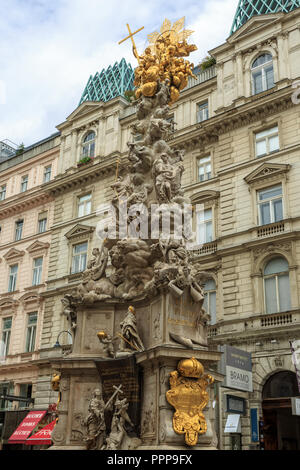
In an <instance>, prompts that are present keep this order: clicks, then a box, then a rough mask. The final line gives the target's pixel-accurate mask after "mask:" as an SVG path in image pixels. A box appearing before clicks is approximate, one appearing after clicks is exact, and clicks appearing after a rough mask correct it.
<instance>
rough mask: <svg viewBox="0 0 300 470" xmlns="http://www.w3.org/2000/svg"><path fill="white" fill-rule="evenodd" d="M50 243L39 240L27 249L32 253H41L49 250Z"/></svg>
mask: <svg viewBox="0 0 300 470" xmlns="http://www.w3.org/2000/svg"><path fill="white" fill-rule="evenodd" d="M49 246H50V244H49V243H43V242H39V241H36V242H34V243H32V244H31V245H30V246H29V247H28V248H26V251H27V252H28V253H30V254H33V255H35V254H37V253H40V252H44V251H46V250H48V248H49Z"/></svg>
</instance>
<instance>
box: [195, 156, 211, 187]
mask: <svg viewBox="0 0 300 470" xmlns="http://www.w3.org/2000/svg"><path fill="white" fill-rule="evenodd" d="M210 178H211V156H210V155H208V156H207V157H203V158H199V159H198V181H206V180H209V179H210Z"/></svg>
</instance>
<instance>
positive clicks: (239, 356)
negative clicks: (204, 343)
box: [220, 345, 253, 392]
mask: <svg viewBox="0 0 300 470" xmlns="http://www.w3.org/2000/svg"><path fill="white" fill-rule="evenodd" d="M221 351H222V352H223V353H224V354H223V356H222V359H221V370H220V372H221V373H222V374H224V375H225V379H224V382H223V387H228V388H234V389H236V390H242V391H244V392H253V385H252V361H251V353H248V352H247V351H243V350H241V349H237V348H233V347H231V346H227V345H225V346H223V347H222V348H221Z"/></svg>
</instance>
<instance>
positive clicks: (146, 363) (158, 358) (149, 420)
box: [136, 346, 223, 450]
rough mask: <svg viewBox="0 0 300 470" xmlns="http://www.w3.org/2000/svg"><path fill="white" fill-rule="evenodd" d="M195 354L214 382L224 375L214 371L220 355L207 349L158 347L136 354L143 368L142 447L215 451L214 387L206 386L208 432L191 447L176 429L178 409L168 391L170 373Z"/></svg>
mask: <svg viewBox="0 0 300 470" xmlns="http://www.w3.org/2000/svg"><path fill="white" fill-rule="evenodd" d="M191 357H194V358H196V359H198V361H199V362H201V364H202V365H203V366H204V371H205V373H209V374H210V375H211V376H212V377H213V378H214V380H215V383H217V382H219V381H222V379H223V377H222V376H220V375H219V374H218V373H217V372H214V371H212V370H211V367H214V365H215V364H216V363H217V362H218V360H219V357H220V354H219V353H218V352H215V351H208V350H198V349H197V350H187V349H183V348H182V347H180V346H178V347H177V346H172V347H170V346H159V347H157V348H154V349H152V350H148V351H146V352H144V353H140V354H139V355H138V356H137V358H136V359H137V363H138V364H139V365H140V366H141V367H142V369H143V395H142V400H141V402H142V413H141V439H142V445H141V446H140V447H139V449H140V450H158V449H161V450H164V449H165V450H172V449H173V450H176V449H185V450H186V449H187V448H189V449H192V450H205V449H206V450H216V447H217V437H216V432H215V424H214V421H215V410H214V409H213V407H212V403H213V400H214V389H213V387H209V388H208V389H207V391H208V393H209V396H210V400H209V403H208V405H207V407H206V408H205V409H204V411H203V413H204V416H205V420H206V423H207V432H206V433H205V434H203V435H201V436H200V435H199V438H198V443H197V445H196V446H193V447H189V446H187V445H186V443H185V436H184V435H183V434H181V435H179V434H177V433H175V432H174V430H173V424H172V421H173V415H174V413H175V409H174V408H173V407H172V406H171V405H170V404H169V403H168V401H167V399H166V393H167V391H168V390H170V374H171V373H172V372H174V371H176V369H177V366H178V363H179V361H180V360H182V359H184V358H186V359H189V358H191Z"/></svg>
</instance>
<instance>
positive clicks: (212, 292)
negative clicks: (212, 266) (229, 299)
mask: <svg viewBox="0 0 300 470" xmlns="http://www.w3.org/2000/svg"><path fill="white" fill-rule="evenodd" d="M216 298H217V287H216V283H215V281H214V279H209V280H208V281H207V282H206V283H205V286H204V303H203V307H204V308H205V310H206V312H207V313H209V314H210V325H215V324H216V321H217V308H216Z"/></svg>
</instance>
